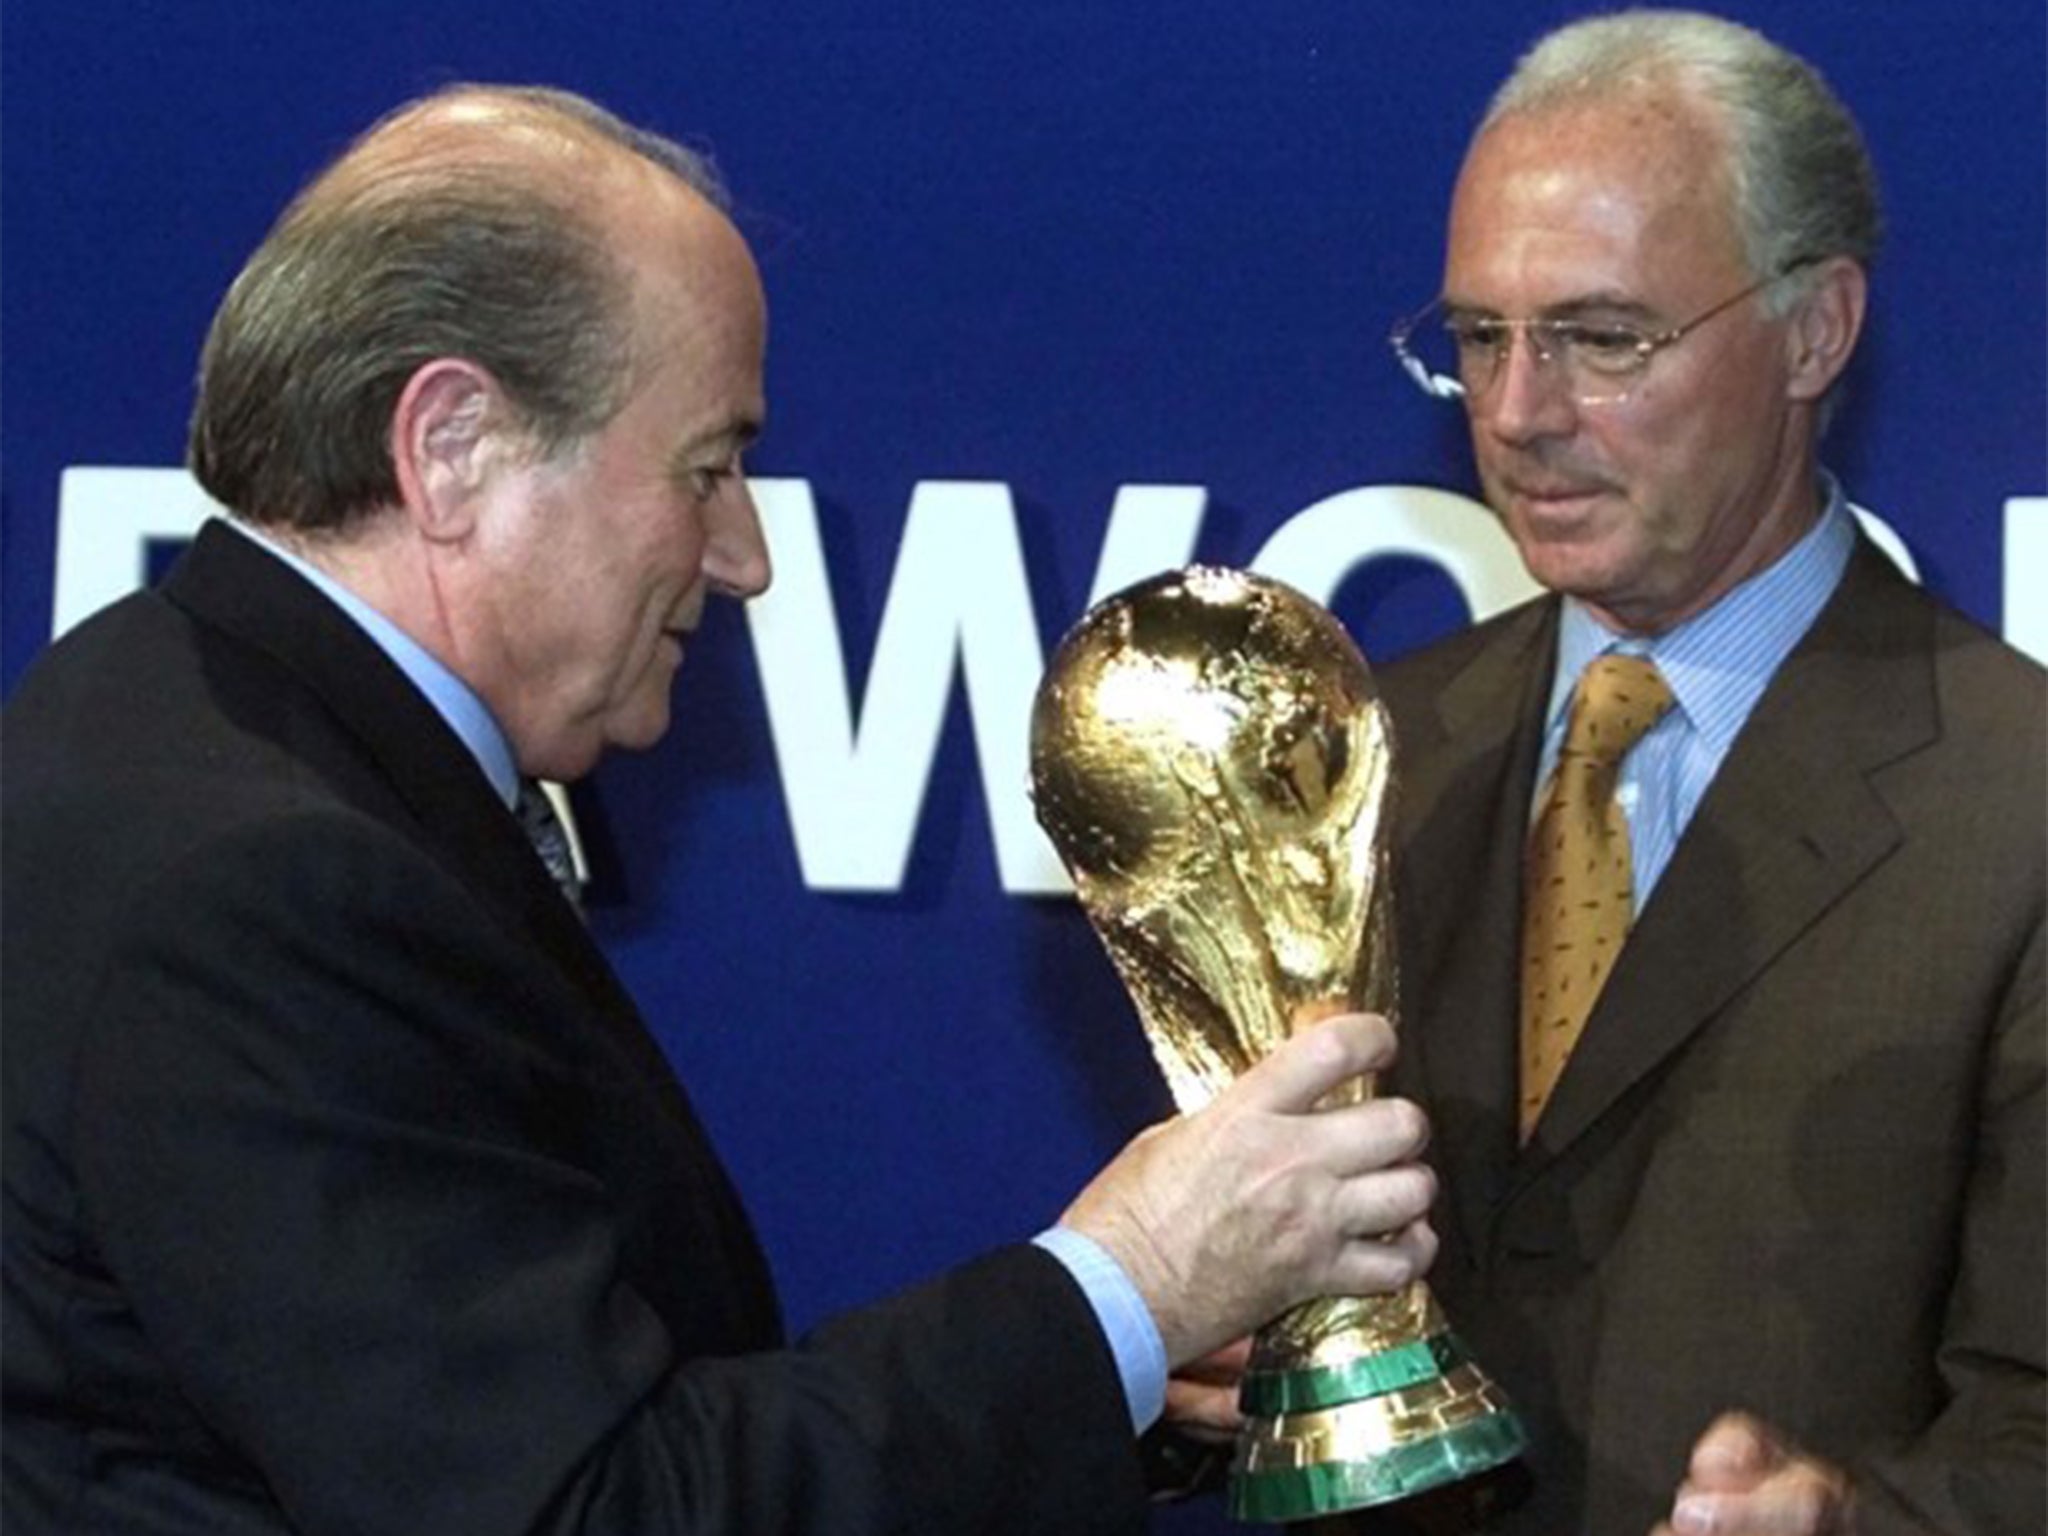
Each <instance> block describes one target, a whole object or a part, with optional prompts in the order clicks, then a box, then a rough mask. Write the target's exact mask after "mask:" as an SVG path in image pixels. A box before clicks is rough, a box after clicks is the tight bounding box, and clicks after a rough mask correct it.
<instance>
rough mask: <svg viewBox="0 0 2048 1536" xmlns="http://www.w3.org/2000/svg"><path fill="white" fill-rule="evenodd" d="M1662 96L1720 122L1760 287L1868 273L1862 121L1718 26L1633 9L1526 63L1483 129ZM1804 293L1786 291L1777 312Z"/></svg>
mask: <svg viewBox="0 0 2048 1536" xmlns="http://www.w3.org/2000/svg"><path fill="white" fill-rule="evenodd" d="M1658 86H1671V87H1675V88H1676V89H1678V90H1680V91H1685V92H1689V93H1691V94H1693V95H1694V96H1696V98H1697V99H1699V100H1701V101H1703V102H1705V103H1706V104H1707V105H1708V106H1709V108H1710V109H1711V110H1713V111H1715V112H1716V113H1717V114H1718V117H1719V122H1720V125H1721V126H1722V128H1723V129H1724V130H1725V132H1726V136H1727V137H1726V153H1727V169H1728V173H1729V177H1730V180H1731V182H1732V184H1733V190H1734V204H1735V206H1734V213H1735V218H1736V223H1737V227H1738V229H1739V230H1740V232H1741V235H1742V242H1743V249H1744V251H1745V253H1746V254H1747V257H1748V260H1749V264H1750V267H1751V269H1752V270H1753V271H1754V272H1755V274H1756V275H1757V276H1758V277H1759V278H1763V277H1772V276H1776V275H1779V274H1781V273H1783V272H1785V271H1787V270H1788V269H1790V268H1792V267H1794V266H1796V265H1798V264H1800V263H1802V262H1807V261H1814V260H1819V259H1821V258H1824V257H1829V256H1847V257H1850V258H1852V259H1853V260H1855V261H1857V262H1858V263H1860V264H1861V265H1863V266H1864V267H1866V268H1867V267H1868V266H1869V265H1870V264H1871V262H1872V261H1873V260H1874V259H1875V257H1876V255H1877V247H1878V243H1879V240H1880V238H1881V235H1882V227H1883V219H1882V216H1881V214H1880V212H1879V209H1878V197H1877V173H1876V171H1875V169H1874V168H1873V167H1872V166H1871V163H1870V155H1869V152H1868V151H1867V150H1866V149H1865V148H1864V144H1863V136H1862V134H1861V133H1860V132H1859V131H1858V129H1857V127H1856V122H1855V119H1854V118H1852V117H1851V116H1850V115H1849V112H1848V109H1847V108H1846V107H1844V106H1843V105H1842V103H1841V101H1840V99H1839V98H1838V97H1837V96H1836V95H1835V93H1834V92H1833V90H1831V89H1830V88H1829V86H1828V84H1827V82H1826V81H1825V80H1823V79H1822V78H1821V76H1820V74H1819V72H1818V71H1816V70H1815V69H1814V68H1813V66H1812V65H1810V64H1808V63H1807V62H1806V61H1805V60H1803V59H1801V58H1799V57H1797V56H1796V55H1794V54H1792V53H1790V52H1788V51H1787V50H1786V49H1784V48H1781V47H1779V46H1778V45H1777V44H1776V43H1773V42H1772V41H1770V39H1768V38H1766V37H1764V36H1762V35H1761V34H1760V33H1757V32H1754V31H1752V30H1751V29H1750V28H1748V27H1744V26H1740V25H1738V24H1737V23H1735V22H1732V21H1726V20H1724V19H1722V18H1720V17H1718V16H1707V15H1703V14H1701V13H1699V12H1697V11H1665V10H1631V11H1621V12H1617V13H1616V14H1613V15H1609V16H1594V17H1589V18H1587V19H1586V20H1583V21H1577V22H1573V23H1570V24H1569V25H1567V26H1564V27H1561V28H1559V29H1558V30H1557V31H1555V32H1552V33H1550V34H1549V35H1548V36H1547V37H1544V38H1543V39H1541V40H1540V41H1539V42H1538V43H1537V44H1536V45H1535V46H1534V47H1533V48H1531V49H1530V50H1529V52H1528V53H1527V54H1525V55H1524V56H1523V58H1522V60H1521V62H1520V63H1519V64H1517V65H1516V66H1515V70H1514V73H1513V74H1512V75H1510V76H1509V77H1508V79H1507V81H1506V83H1505V84H1503V85H1502V86H1501V88H1500V89H1499V91H1498V92H1496V93H1495V95H1494V98H1493V101H1492V103H1491V104H1490V105H1489V106H1488V108H1487V112H1486V116H1485V118H1484V120H1483V121H1482V122H1481V124H1480V128H1481V131H1484V130H1485V129H1486V128H1487V127H1490V126H1491V125H1492V124H1493V123H1495V122H1496V121H1498V120H1499V119H1500V118H1503V117H1506V116H1508V115H1510V114H1512V113H1522V112H1531V111H1536V110H1540V109H1542V108H1545V107H1550V106H1555V105H1562V104H1566V103H1570V102H1576V101H1588V100H1600V99H1604V98H1607V97H1610V96H1616V95H1626V94H1631V93H1634V92H1639V91H1643V90H1646V89H1650V88H1655V87H1658ZM1797 291H1798V285H1796V284H1784V285H1781V286H1780V289H1779V290H1778V291H1777V292H1776V293H1775V294H1774V298H1776V300H1777V301H1778V307H1779V308H1780V309H1782V308H1783V307H1784V306H1787V305H1789V304H1790V303H1791V302H1793V300H1794V299H1795V298H1796V297H1797Z"/></svg>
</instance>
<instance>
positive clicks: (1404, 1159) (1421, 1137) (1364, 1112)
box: [1310, 1099, 1429, 1179]
mask: <svg viewBox="0 0 2048 1536" xmlns="http://www.w3.org/2000/svg"><path fill="white" fill-rule="evenodd" d="M1310 1134H1311V1135H1312V1137H1313V1141H1312V1142H1311V1145H1312V1146H1314V1147H1315V1148H1316V1149H1317V1151H1318V1152H1319V1153H1320V1154H1321V1155H1323V1156H1324V1157H1326V1158H1327V1159H1328V1162H1327V1166H1328V1167H1329V1168H1330V1170H1331V1171H1332V1172H1333V1173H1335V1174H1336V1175H1337V1176H1338V1177H1340V1178H1347V1179H1350V1178H1357V1177H1358V1176H1359V1175H1360V1174H1368V1173H1373V1172H1375V1171H1377V1170H1379V1169H1382V1168H1388V1167H1392V1166H1393V1165H1395V1164H1397V1163H1413V1162H1415V1161H1416V1159H1418V1158H1420V1157H1421V1156H1422V1154H1423V1153H1424V1152H1426V1151H1427V1150H1428V1149H1429V1116H1428V1115H1426V1114H1424V1113H1423V1112H1422V1108H1421V1106H1420V1105H1418V1104H1415V1103H1414V1102H1412V1101H1411V1100H1408V1099H1367V1100H1366V1101H1365V1102H1364V1103H1363V1104H1347V1105H1343V1106H1341V1107H1339V1108H1336V1109H1324V1110H1318V1111H1317V1112H1316V1116H1315V1120H1314V1122H1313V1124H1312V1126H1311V1131H1310Z"/></svg>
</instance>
